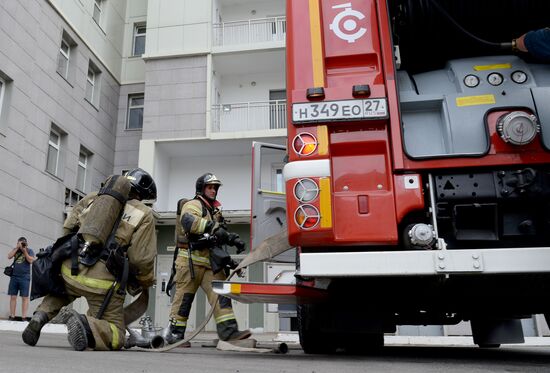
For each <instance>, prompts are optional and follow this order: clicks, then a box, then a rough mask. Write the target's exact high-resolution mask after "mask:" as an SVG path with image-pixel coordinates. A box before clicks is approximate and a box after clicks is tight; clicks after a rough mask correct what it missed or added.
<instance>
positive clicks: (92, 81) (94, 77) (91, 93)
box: [85, 61, 101, 107]
mask: <svg viewBox="0 0 550 373" xmlns="http://www.w3.org/2000/svg"><path fill="white" fill-rule="evenodd" d="M100 75H101V71H100V70H99V69H98V68H97V66H96V65H95V64H94V63H93V62H92V61H90V62H89V63H88V73H87V74H86V96H85V97H86V100H88V101H89V102H90V104H92V105H94V106H96V107H97V106H99V76H100Z"/></svg>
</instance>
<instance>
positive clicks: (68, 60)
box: [58, 38, 71, 79]
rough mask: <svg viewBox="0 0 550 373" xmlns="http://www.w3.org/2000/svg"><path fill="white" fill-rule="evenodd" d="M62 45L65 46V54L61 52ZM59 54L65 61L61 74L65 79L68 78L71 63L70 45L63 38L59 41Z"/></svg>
mask: <svg viewBox="0 0 550 373" xmlns="http://www.w3.org/2000/svg"><path fill="white" fill-rule="evenodd" d="M63 44H65V45H66V46H67V52H65V51H64V50H63ZM59 53H60V54H61V55H62V56H63V57H65V59H66V60H67V65H66V66H65V71H63V72H62V73H63V74H62V76H63V77H64V78H65V79H67V78H68V76H69V63H70V61H71V43H69V42H68V41H67V40H65V39H64V38H62V39H61V45H60V46H59ZM58 67H59V66H58Z"/></svg>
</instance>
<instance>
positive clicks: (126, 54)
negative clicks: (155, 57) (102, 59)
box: [121, 0, 147, 84]
mask: <svg viewBox="0 0 550 373" xmlns="http://www.w3.org/2000/svg"><path fill="white" fill-rule="evenodd" d="M146 22H147V0H131V1H129V2H128V5H127V8H126V19H125V24H124V43H123V49H122V76H121V83H122V84H131V83H137V82H140V83H142V82H143V81H145V61H143V58H141V56H133V55H132V54H133V47H134V28H135V25H136V24H144V23H146ZM146 35H147V34H146ZM145 47H147V45H145Z"/></svg>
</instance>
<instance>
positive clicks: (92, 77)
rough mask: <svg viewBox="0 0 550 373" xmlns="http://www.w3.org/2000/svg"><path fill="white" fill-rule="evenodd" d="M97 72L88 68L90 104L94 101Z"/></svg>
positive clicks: (87, 89)
mask: <svg viewBox="0 0 550 373" xmlns="http://www.w3.org/2000/svg"><path fill="white" fill-rule="evenodd" d="M94 87H95V72H94V70H92V67H91V66H88V76H87V78H86V99H87V100H88V101H90V102H93V100H94Z"/></svg>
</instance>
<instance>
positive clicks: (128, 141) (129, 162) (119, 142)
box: [114, 83, 145, 174]
mask: <svg viewBox="0 0 550 373" xmlns="http://www.w3.org/2000/svg"><path fill="white" fill-rule="evenodd" d="M144 92H145V84H143V83H141V84H127V85H123V86H121V87H120V96H119V99H118V115H117V126H116V151H115V164H114V173H116V174H120V173H121V171H122V170H129V169H132V168H135V167H137V166H138V156H139V141H140V140H141V130H134V129H133V130H127V129H126V122H127V120H128V96H129V95H133V94H138V93H144Z"/></svg>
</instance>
